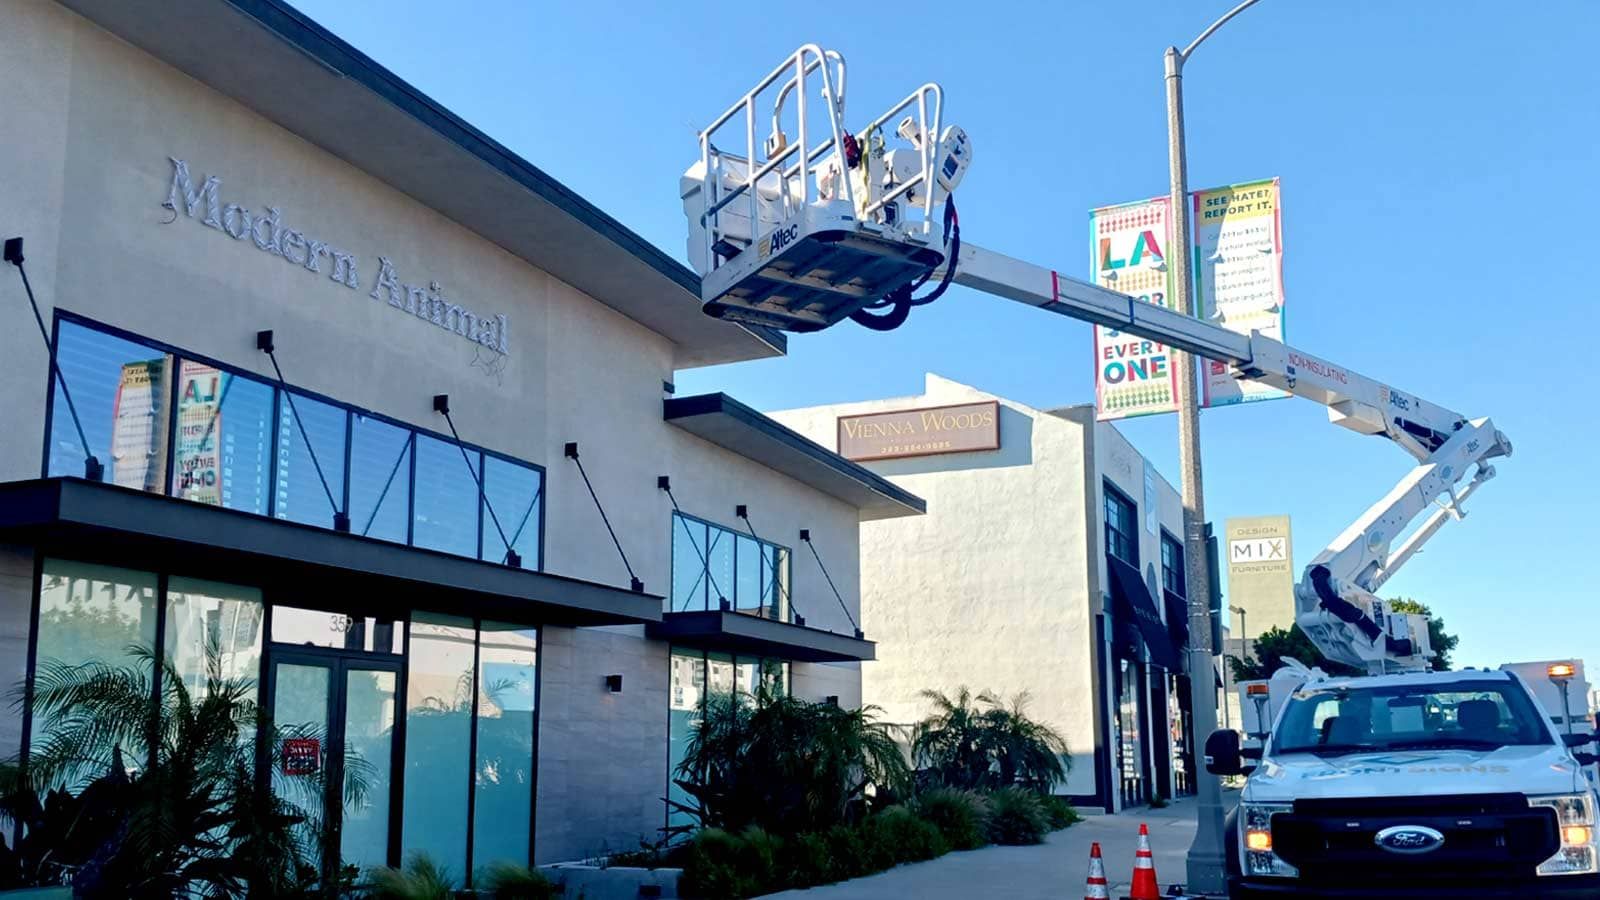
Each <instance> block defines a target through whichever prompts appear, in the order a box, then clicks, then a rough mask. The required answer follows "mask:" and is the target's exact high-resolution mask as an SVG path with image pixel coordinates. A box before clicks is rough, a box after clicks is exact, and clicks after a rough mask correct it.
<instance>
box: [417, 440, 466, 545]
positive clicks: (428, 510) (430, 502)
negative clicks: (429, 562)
mask: <svg viewBox="0 0 1600 900" xmlns="http://www.w3.org/2000/svg"><path fill="white" fill-rule="evenodd" d="M413 452H415V453H416V455H417V481H416V484H417V488H416V491H417V493H416V510H415V513H414V515H413V523H412V538H411V542H412V543H413V544H414V545H416V546H418V547H427V548H429V549H431V550H443V551H444V552H446V553H454V554H456V555H458V556H477V555H478V483H477V479H476V473H477V471H478V466H479V465H480V461H479V455H478V453H477V452H476V451H473V450H469V451H467V459H462V458H461V448H460V447H458V446H457V445H455V444H451V443H448V442H446V441H441V440H439V439H437V438H431V437H428V436H427V435H422V434H419V435H417V441H416V446H415V449H414V451H413ZM469 461H470V465H471V468H468V465H469Z"/></svg>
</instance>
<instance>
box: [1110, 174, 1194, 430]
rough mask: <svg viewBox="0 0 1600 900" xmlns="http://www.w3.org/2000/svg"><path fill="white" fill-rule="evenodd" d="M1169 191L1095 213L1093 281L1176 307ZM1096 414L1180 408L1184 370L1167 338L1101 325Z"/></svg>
mask: <svg viewBox="0 0 1600 900" xmlns="http://www.w3.org/2000/svg"><path fill="white" fill-rule="evenodd" d="M1169 209H1170V204H1169V203H1168V201H1167V198H1166V197H1159V198H1157V199H1154V200H1145V201H1141V202H1138V203H1125V204H1122V205H1120V206H1106V207H1101V208H1100V209H1096V210H1092V211H1091V212H1090V213H1089V238H1090V240H1089V253H1090V257H1089V266H1090V269H1091V270H1092V271H1093V272H1094V283H1095V284H1097V285H1099V286H1100V287H1104V288H1109V289H1111V290H1114V291H1118V292H1120V293H1124V294H1129V295H1131V296H1133V297H1135V298H1137V299H1139V300H1141V301H1143V302H1145V303H1154V304H1155V305H1157V306H1162V307H1166V308H1168V309H1171V308H1172V307H1173V303H1174V298H1173V296H1172V272H1171V270H1170V268H1169V266H1168V264H1167V251H1168V248H1169V247H1170V245H1171V243H1172V241H1171V228H1172V219H1171V216H1170V215H1168V210H1169ZM1094 364H1095V373H1094V387H1095V391H1094V394H1095V418H1096V419H1099V420H1101V421H1106V420H1109V419H1125V418H1129V417H1132V416H1147V415H1152V414H1155V413H1166V412H1175V411H1177V408H1178V407H1177V396H1178V384H1177V371H1176V370H1175V369H1174V368H1173V366H1172V351H1171V348H1169V347H1168V346H1167V345H1166V344H1163V343H1161V342H1159V341H1153V340H1150V339H1149V338H1143V337H1139V336H1138V335H1133V334H1127V333H1125V332H1122V331H1118V330H1117V329H1115V328H1106V327H1105V326H1103V325H1096V326H1095V328H1094Z"/></svg>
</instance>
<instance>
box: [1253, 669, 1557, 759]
mask: <svg viewBox="0 0 1600 900" xmlns="http://www.w3.org/2000/svg"><path fill="white" fill-rule="evenodd" d="M1552 742H1553V738H1551V737H1550V734H1549V732H1548V730H1547V729H1546V728H1545V727H1544V723H1543V721H1542V720H1541V719H1540V718H1539V715H1538V712H1537V711H1536V710H1535V709H1534V706H1533V701H1532V700H1530V699H1529V698H1528V695H1527V692H1526V691H1524V690H1523V689H1522V686H1521V685H1519V684H1516V683H1515V682H1510V681H1499V680H1496V681H1487V680H1484V681H1456V682H1451V683H1449V684H1437V683H1435V684H1417V685H1390V686H1387V687H1371V688H1362V687H1351V686H1343V687H1336V688H1334V687H1330V688H1312V689H1309V690H1305V691H1301V692H1300V693H1297V694H1296V695H1295V696H1294V697H1293V698H1292V699H1290V701H1289V705H1288V708H1287V709H1285V710H1284V712H1283V717H1282V718H1281V719H1280V720H1279V724H1278V733H1277V734H1276V735H1275V736H1274V738H1273V747H1274V752H1275V753H1361V752H1364V751H1368V750H1411V749H1424V748H1441V749H1443V748H1452V747H1454V748H1463V749H1494V748H1497V747H1505V746H1509V745H1513V744H1548V743H1552Z"/></svg>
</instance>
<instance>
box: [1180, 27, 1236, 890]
mask: <svg viewBox="0 0 1600 900" xmlns="http://www.w3.org/2000/svg"><path fill="white" fill-rule="evenodd" d="M1255 3H1256V0H1244V2H1243V3H1240V4H1239V5H1238V6H1235V7H1234V8H1233V9H1231V10H1229V11H1228V12H1227V13H1226V14H1225V15H1223V16H1222V18H1220V19H1218V20H1216V21H1215V22H1212V23H1211V26H1210V27H1209V28H1207V29H1206V30H1205V31H1203V32H1201V33H1200V36H1199V37H1197V38H1195V39H1194V41H1193V42H1191V43H1190V44H1189V46H1187V47H1185V48H1184V49H1183V50H1181V51H1180V50H1179V49H1178V48H1177V47H1168V48H1167V52H1166V55H1165V60H1166V81H1167V157H1168V164H1169V167H1170V174H1171V180H1172V185H1171V187H1172V190H1171V194H1170V205H1171V209H1170V210H1169V215H1171V216H1172V242H1173V245H1172V246H1170V247H1168V248H1167V259H1168V260H1169V265H1171V266H1172V280H1173V288H1174V293H1175V295H1176V296H1175V300H1176V305H1177V310H1178V312H1180V313H1183V314H1184V315H1194V297H1193V290H1194V289H1193V276H1192V274H1191V273H1190V271H1189V263H1190V258H1191V255H1190V254H1191V250H1190V246H1191V245H1192V243H1193V241H1192V240H1191V238H1190V235H1189V162H1188V155H1187V152H1186V150H1185V148H1184V133H1183V64H1184V63H1185V62H1186V61H1187V60H1188V58H1189V55H1190V54H1191V53H1193V52H1194V51H1195V48H1196V47H1199V46H1200V44H1201V42H1203V41H1204V40H1205V39H1206V38H1208V37H1210V36H1211V34H1212V32H1215V31H1216V30H1217V29H1218V28H1221V27H1222V26H1223V24H1224V23H1226V22H1227V21H1228V20H1229V19H1231V18H1233V17H1234V16H1236V15H1238V14H1239V13H1241V12H1243V11H1244V10H1245V9H1247V8H1249V7H1250V6H1252V5H1254V4H1255ZM1173 364H1174V365H1175V366H1176V367H1177V372H1178V468H1179V470H1180V477H1181V478H1182V481H1183V545H1184V556H1185V558H1186V561H1187V566H1188V570H1189V572H1188V574H1189V597H1190V600H1189V634H1190V635H1191V639H1190V641H1189V645H1190V646H1189V673H1190V674H1189V691H1190V698H1189V699H1190V706H1191V708H1192V709H1193V711H1194V730H1195V734H1196V736H1197V737H1200V739H1201V740H1204V737H1203V736H1204V735H1209V734H1210V733H1211V732H1212V731H1213V730H1215V729H1216V727H1217V691H1216V686H1215V684H1214V682H1213V681H1212V679H1210V678H1206V677H1205V675H1206V674H1208V673H1211V672H1212V671H1213V670H1212V665H1213V662H1212V647H1211V604H1210V600H1209V598H1210V596H1211V566H1210V562H1209V560H1208V558H1207V553H1206V533H1205V530H1206V508H1205V490H1204V485H1203V483H1202V478H1201V471H1200V403H1199V397H1198V394H1197V389H1198V387H1199V384H1198V379H1197V378H1196V377H1195V361H1194V359H1193V358H1192V357H1191V356H1190V355H1189V354H1188V353H1185V352H1183V351H1181V350H1178V351H1174V352H1173ZM1196 775H1197V778H1196V781H1197V787H1198V789H1199V790H1198V791H1197V792H1196V793H1197V796H1198V810H1197V814H1198V816H1199V821H1198V823H1197V825H1198V827H1197V828H1196V830H1195V836H1194V843H1193V844H1191V845H1190V847H1189V859H1188V870H1189V878H1188V883H1189V887H1190V888H1192V889H1193V890H1196V891H1200V892H1205V893H1220V892H1222V891H1225V890H1227V886H1228V883H1227V872H1226V865H1227V860H1226V853H1225V851H1224V849H1223V846H1222V839H1223V823H1222V819H1223V816H1222V783H1221V782H1220V781H1219V780H1218V779H1217V778H1216V777H1214V776H1212V775H1210V774H1209V773H1198V772H1197V773H1196Z"/></svg>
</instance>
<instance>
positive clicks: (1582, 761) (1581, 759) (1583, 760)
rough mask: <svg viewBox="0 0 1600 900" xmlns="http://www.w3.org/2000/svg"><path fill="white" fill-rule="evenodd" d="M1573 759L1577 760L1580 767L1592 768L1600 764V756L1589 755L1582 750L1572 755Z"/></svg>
mask: <svg viewBox="0 0 1600 900" xmlns="http://www.w3.org/2000/svg"><path fill="white" fill-rule="evenodd" d="M1572 758H1573V759H1575V760H1577V761H1578V765H1580V766H1592V765H1594V764H1595V763H1600V754H1595V753H1587V752H1585V751H1582V750H1579V751H1578V752H1576V753H1574V754H1572Z"/></svg>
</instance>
